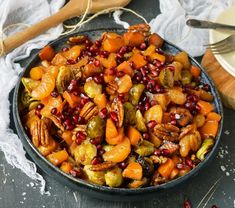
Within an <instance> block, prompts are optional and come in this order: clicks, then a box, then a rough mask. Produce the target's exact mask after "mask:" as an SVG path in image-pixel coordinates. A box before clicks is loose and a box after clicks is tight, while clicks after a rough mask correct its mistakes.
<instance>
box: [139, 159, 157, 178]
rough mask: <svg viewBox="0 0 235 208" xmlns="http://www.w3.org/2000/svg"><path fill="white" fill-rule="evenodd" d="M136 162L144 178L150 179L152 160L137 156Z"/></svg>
mask: <svg viewBox="0 0 235 208" xmlns="http://www.w3.org/2000/svg"><path fill="white" fill-rule="evenodd" d="M137 162H138V163H139V164H140V165H141V166H142V168H143V175H144V176H146V177H150V176H151V175H152V174H153V172H154V166H153V162H152V160H150V159H149V158H147V157H143V156H140V155H139V157H138V158H137Z"/></svg>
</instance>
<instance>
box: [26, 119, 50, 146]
mask: <svg viewBox="0 0 235 208" xmlns="http://www.w3.org/2000/svg"><path fill="white" fill-rule="evenodd" d="M48 127H49V122H48V119H46V118H44V119H40V120H36V121H34V122H32V124H31V126H30V133H31V135H32V142H33V144H34V146H35V147H39V146H40V145H42V146H47V145H48V144H49V137H50V136H49V130H48Z"/></svg>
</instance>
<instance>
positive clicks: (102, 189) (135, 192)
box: [13, 29, 223, 201]
mask: <svg viewBox="0 0 235 208" xmlns="http://www.w3.org/2000/svg"><path fill="white" fill-rule="evenodd" d="M109 30H110V31H114V32H117V33H123V32H124V30H122V29H109ZM106 31H107V29H99V30H88V31H83V32H79V33H74V34H71V35H69V36H66V37H62V38H59V39H57V40H55V41H53V42H52V43H51V44H50V45H51V46H52V47H53V48H54V49H55V50H60V49H61V48H62V47H63V46H64V45H65V44H66V41H67V39H68V37H70V36H74V35H78V34H80V35H88V36H89V37H90V38H91V39H97V38H98V37H99V36H100V34H101V33H103V32H106ZM163 50H164V51H166V52H167V53H171V54H176V53H178V52H180V51H181V50H180V49H179V48H178V47H176V46H175V45H173V44H171V43H169V42H167V41H165V43H164V46H163ZM190 60H191V62H192V64H193V65H196V66H198V67H199V68H201V70H202V74H201V78H202V81H203V82H204V83H208V84H209V85H210V87H211V91H212V94H213V96H214V98H215V99H214V105H215V109H216V112H218V113H219V114H220V115H222V119H221V122H220V125H219V129H218V133H217V136H216V139H215V144H214V147H213V149H212V150H211V151H210V152H209V153H208V155H207V156H206V158H205V160H204V161H203V162H201V163H200V164H199V165H198V166H197V167H195V168H194V169H193V170H192V171H190V172H189V173H188V174H186V175H185V176H183V177H180V178H177V179H175V180H173V181H170V182H168V183H165V184H162V185H159V186H152V187H146V188H138V189H127V188H110V187H106V186H99V185H95V184H92V183H89V182H86V181H84V180H81V179H76V178H74V177H72V176H70V175H68V174H66V173H64V172H62V171H61V170H60V169H59V168H57V167H56V166H54V165H53V164H52V163H50V162H49V161H47V160H46V158H44V157H43V156H42V155H41V154H40V152H39V151H38V150H37V148H35V147H34V145H33V144H32V142H31V140H30V138H29V137H28V136H27V134H26V132H25V130H24V128H23V125H22V123H21V119H20V115H19V103H20V95H21V91H22V89H23V85H22V83H21V77H23V76H28V74H29V70H30V69H31V68H32V67H33V66H35V65H37V64H38V63H39V61H40V60H39V57H38V55H37V54H36V55H35V56H34V57H33V59H32V61H31V62H30V63H29V65H28V66H27V67H26V69H25V70H24V72H22V74H21V76H20V79H19V81H18V83H17V85H16V87H15V91H14V98H13V116H14V122H15V127H16V130H17V133H18V135H19V137H20V139H21V141H22V142H23V145H24V147H25V149H26V152H27V153H28V154H29V155H30V157H31V158H32V160H33V161H34V162H35V163H36V164H37V165H38V166H39V167H40V168H41V169H42V170H43V171H45V172H46V173H47V174H49V175H50V176H51V177H53V178H55V179H57V180H58V181H60V182H61V183H63V184H66V185H67V186H69V187H71V188H73V189H75V190H78V191H80V192H83V193H85V194H88V195H90V196H92V197H96V198H100V199H105V200H115V201H116V200H119V201H120V200H121V201H126V200H135V201H136V200H146V199H148V198H149V197H154V196H156V195H161V194H164V193H166V192H167V191H168V190H170V189H171V190H172V189H173V188H174V189H175V190H177V187H176V186H178V185H179V184H183V183H184V182H186V181H187V180H188V179H189V178H192V176H195V175H196V174H198V173H199V172H200V170H201V169H202V168H204V167H205V166H206V165H207V164H208V163H209V161H211V160H212V159H213V158H214V156H215V154H216V152H217V149H218V145H219V141H220V137H221V131H222V126H223V108H222V104H221V99H220V96H219V94H218V91H217V90H216V87H215V85H214V83H213V82H212V80H211V79H210V78H209V76H208V75H207V73H206V72H205V70H204V69H203V68H202V67H201V66H200V65H199V64H198V63H197V61H196V60H195V59H193V58H192V57H190ZM192 188H193V187H192Z"/></svg>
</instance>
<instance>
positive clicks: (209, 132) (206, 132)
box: [199, 120, 219, 138]
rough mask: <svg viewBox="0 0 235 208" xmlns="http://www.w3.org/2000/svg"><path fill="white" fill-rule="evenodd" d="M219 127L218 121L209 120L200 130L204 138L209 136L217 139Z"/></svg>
mask: <svg viewBox="0 0 235 208" xmlns="http://www.w3.org/2000/svg"><path fill="white" fill-rule="evenodd" d="M218 127H219V124H218V121H214V120H209V121H206V122H205V124H204V125H203V126H202V127H201V128H199V132H200V133H201V136H202V138H206V137H209V136H211V137H213V138H215V137H216V134H217V131H218Z"/></svg>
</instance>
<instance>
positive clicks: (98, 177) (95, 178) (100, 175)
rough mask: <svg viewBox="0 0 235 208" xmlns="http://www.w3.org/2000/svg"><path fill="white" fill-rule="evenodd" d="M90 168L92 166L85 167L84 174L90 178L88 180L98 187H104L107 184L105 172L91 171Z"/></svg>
mask: <svg viewBox="0 0 235 208" xmlns="http://www.w3.org/2000/svg"><path fill="white" fill-rule="evenodd" d="M90 168H91V165H85V166H84V168H83V170H84V172H85V173H86V175H87V177H88V180H89V181H90V182H92V183H95V184H98V185H104V184H105V179H104V171H92V170H90Z"/></svg>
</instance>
